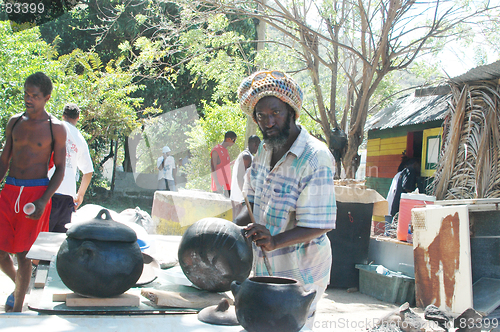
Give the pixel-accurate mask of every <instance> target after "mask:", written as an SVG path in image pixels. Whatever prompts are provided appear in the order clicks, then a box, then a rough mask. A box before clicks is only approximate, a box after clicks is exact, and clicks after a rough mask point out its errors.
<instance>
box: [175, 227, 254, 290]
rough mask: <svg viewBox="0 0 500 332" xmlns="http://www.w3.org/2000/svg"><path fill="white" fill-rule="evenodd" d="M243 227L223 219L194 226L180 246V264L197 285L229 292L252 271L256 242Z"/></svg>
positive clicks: (185, 234) (190, 279) (184, 236)
mask: <svg viewBox="0 0 500 332" xmlns="http://www.w3.org/2000/svg"><path fill="white" fill-rule="evenodd" d="M244 232H245V231H244V229H243V228H242V227H239V226H237V225H236V224H233V223H232V222H230V221H228V220H225V219H221V218H204V219H201V220H199V221H197V222H195V223H194V224H193V225H191V226H190V227H189V228H188V229H187V230H186V232H185V233H184V235H183V236H182V239H181V243H180V245H179V251H178V258H179V265H180V266H181V268H182V271H183V272H184V274H185V275H186V277H187V278H188V279H189V281H191V282H192V283H193V284H194V285H195V286H197V287H199V288H201V289H204V290H208V291H213V292H225V291H228V290H229V289H230V288H231V282H233V281H234V280H238V281H243V280H245V279H246V278H247V277H248V275H249V274H250V270H251V269H252V261H253V252H252V243H251V241H250V240H249V239H247V238H246V237H245V235H244Z"/></svg>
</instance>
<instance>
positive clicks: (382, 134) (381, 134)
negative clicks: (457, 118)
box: [368, 120, 443, 139]
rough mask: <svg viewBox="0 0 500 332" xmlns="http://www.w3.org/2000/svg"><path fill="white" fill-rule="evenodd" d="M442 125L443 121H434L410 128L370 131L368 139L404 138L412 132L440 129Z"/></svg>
mask: <svg viewBox="0 0 500 332" xmlns="http://www.w3.org/2000/svg"><path fill="white" fill-rule="evenodd" d="M442 124H443V120H435V121H429V122H426V123H419V124H416V125H411V126H403V127H394V128H389V129H382V130H378V129H377V130H370V131H368V139H373V138H390V137H398V136H404V135H406V134H407V133H409V132H412V131H422V130H424V129H429V128H436V127H441V125H442Z"/></svg>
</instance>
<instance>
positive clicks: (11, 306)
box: [0, 72, 66, 312]
mask: <svg viewBox="0 0 500 332" xmlns="http://www.w3.org/2000/svg"><path fill="white" fill-rule="evenodd" d="M51 93H52V81H51V80H50V78H49V77H48V76H47V75H45V74H44V73H42V72H37V73H34V74H32V75H30V76H28V78H27V79H26V81H25V82H24V106H25V107H26V111H25V112H24V113H22V114H17V115H14V116H13V117H12V118H10V120H9V122H8V123H7V127H6V129H5V144H4V146H3V150H2V153H1V155H0V180H3V179H4V177H5V175H6V174H7V171H8V172H9V175H8V176H7V178H6V180H5V185H4V188H3V189H2V192H1V193H0V268H1V269H2V271H3V273H5V274H6V275H7V276H8V277H9V278H10V279H12V281H13V282H14V283H15V290H14V293H12V294H11V295H9V297H8V298H7V302H6V303H5V308H6V311H9V310H12V311H15V312H21V311H22V309H23V304H24V298H25V295H26V291H27V290H28V287H29V283H30V279H31V269H32V265H31V260H30V259H28V258H26V254H27V253H28V251H29V249H30V248H31V246H32V245H33V243H34V242H35V240H36V238H37V237H38V234H39V233H40V232H47V231H48V230H49V216H50V209H51V197H52V195H53V194H54V193H55V192H56V190H57V188H58V187H59V185H60V184H61V181H62V179H63V176H64V170H65V163H66V129H65V128H64V126H63V124H62V123H61V122H60V121H59V120H57V119H56V118H54V117H52V115H51V114H49V113H48V112H47V111H46V110H45V105H46V103H47V102H48V101H49V99H50V95H51ZM51 156H53V162H54V165H55V168H56V169H55V172H54V175H53V176H52V178H51V179H50V180H49V179H48V177H47V172H48V171H49V161H50V159H51ZM28 203H32V205H31V206H30V205H29V204H28ZM25 206H26V209H25V208H24V207H25ZM28 207H30V208H28ZM9 253H12V254H16V258H17V266H18V268H17V271H16V268H15V266H14V261H13V260H12V257H11V256H10V254H9Z"/></svg>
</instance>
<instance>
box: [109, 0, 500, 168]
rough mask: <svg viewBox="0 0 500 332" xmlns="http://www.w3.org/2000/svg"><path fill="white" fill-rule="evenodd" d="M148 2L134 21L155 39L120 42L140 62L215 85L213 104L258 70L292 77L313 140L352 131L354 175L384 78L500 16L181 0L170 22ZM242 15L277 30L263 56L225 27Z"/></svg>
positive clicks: (379, 6)
mask: <svg viewBox="0 0 500 332" xmlns="http://www.w3.org/2000/svg"><path fill="white" fill-rule="evenodd" d="M147 3H148V6H149V7H148V10H147V11H146V12H144V13H141V14H138V15H136V19H138V20H139V19H140V20H141V22H143V23H144V24H145V25H144V27H145V30H144V31H149V32H151V31H154V33H152V34H150V35H151V37H150V38H149V37H148V38H147V39H145V38H146V37H144V38H142V37H141V38H138V39H136V41H135V43H134V44H130V43H129V44H123V45H122V50H124V51H125V50H128V51H129V52H130V53H129V55H130V56H131V57H133V59H134V63H136V64H138V65H139V66H143V68H145V69H146V68H152V67H155V68H157V69H162V71H163V73H166V76H169V73H172V74H171V75H170V77H171V79H172V80H175V77H176V75H177V73H178V71H179V70H181V68H184V67H185V68H188V69H189V70H192V71H196V72H197V73H198V76H197V79H202V80H205V82H208V81H212V82H215V83H217V85H216V86H215V89H214V96H215V98H216V100H221V99H217V98H219V97H220V96H223V95H227V96H229V97H230V98H234V91H235V90H236V87H237V85H238V83H239V82H240V81H241V78H242V77H243V76H244V75H246V74H248V73H249V72H250V71H253V70H254V69H255V67H257V68H276V67H280V68H282V69H283V70H285V71H287V72H289V73H293V74H294V76H296V77H297V78H298V80H299V81H300V82H302V84H303V86H304V87H307V88H306V89H304V90H305V91H306V101H305V103H304V106H305V107H304V110H305V112H304V113H306V114H308V115H309V117H310V119H312V121H313V122H314V123H315V124H316V125H317V126H318V127H319V128H320V130H319V131H317V132H316V133H315V132H314V129H312V131H313V134H315V135H316V136H318V137H319V136H320V135H321V136H322V137H323V138H324V140H325V141H326V142H327V143H328V144H329V146H330V148H331V149H333V148H334V145H335V144H332V137H333V136H332V133H333V132H334V130H335V129H340V130H342V131H345V132H347V133H348V138H349V139H348V144H347V147H346V148H344V149H343V150H341V151H339V152H340V155H341V156H342V158H343V159H342V162H343V167H344V169H345V171H346V175H347V176H348V177H353V176H354V174H355V172H356V170H357V168H358V166H359V162H360V160H359V155H358V147H359V146H360V144H361V142H362V140H363V135H364V127H365V122H366V119H367V116H368V110H369V105H370V101H371V100H372V97H373V96H374V94H375V93H376V92H377V90H378V89H379V88H380V87H381V83H382V82H383V81H384V79H386V78H387V77H389V75H390V74H391V73H395V72H398V71H402V70H407V69H411V66H412V65H414V64H416V62H417V61H418V59H419V57H421V56H423V55H428V54H436V53H437V52H438V51H439V50H440V49H441V48H442V46H443V45H444V43H446V42H449V41H450V40H456V39H458V38H461V37H463V36H464V35H467V34H468V33H470V29H469V30H468V29H467V27H470V25H472V24H479V23H481V22H482V21H484V20H491V18H489V17H488V15H489V16H490V17H492V18H494V17H497V16H498V10H499V7H498V6H492V5H491V4H489V2H486V1H485V0H484V1H483V0H472V1H468V2H467V3H464V4H460V5H457V4H456V3H455V1H454V0H430V1H428V2H416V1H414V0H375V1H368V0H358V1H349V0H327V1H321V2H317V1H315V0H303V1H301V2H299V1H296V0H289V1H287V2H282V1H280V0H270V1H267V2H264V1H261V0H242V1H235V0H229V1H220V0H195V1H185V0H177V1H176V2H175V4H174V6H176V7H177V8H178V10H177V12H176V14H175V15H170V14H171V12H168V13H166V12H165V11H164V10H163V9H162V8H163V7H162V6H165V4H166V3H165V2H164V1H159V0H149V1H147ZM168 4H173V3H168ZM122 8H123V7H122ZM119 12H120V11H119ZM222 14H223V15H222ZM235 17H237V18H238V17H239V18H240V19H241V20H244V19H247V18H252V19H254V20H257V21H259V22H263V23H265V24H266V25H267V26H269V27H270V30H269V31H270V32H272V33H269V34H268V36H269V37H268V38H267V39H266V44H267V49H266V50H264V51H263V52H260V53H259V54H258V56H257V58H255V59H253V54H250V53H248V52H245V49H244V46H245V45H248V44H249V43H252V41H249V40H246V39H245V38H243V37H242V36H241V35H239V34H236V33H234V31H231V30H229V29H228V28H227V27H228V26H230V24H231V22H232V20H233V18H235ZM150 21H151V22H152V23H151V24H149V22H150ZM113 22H115V21H114V20H113V19H111V20H109V21H108V23H109V24H108V30H109V29H111V27H112V26H113ZM256 42H259V41H257V40H254V41H253V43H256ZM276 53H277V54H278V56H276ZM172 56H176V57H177V59H178V62H177V63H172V62H170V63H169V65H168V66H165V63H162V61H161V60H162V59H165V58H169V57H172ZM278 58H279V59H278ZM284 59H285V60H284ZM277 64H278V66H276V65H277ZM389 84H390V82H389V81H387V82H386V85H389ZM310 130H311V129H310Z"/></svg>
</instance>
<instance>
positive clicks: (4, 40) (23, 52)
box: [0, 22, 61, 145]
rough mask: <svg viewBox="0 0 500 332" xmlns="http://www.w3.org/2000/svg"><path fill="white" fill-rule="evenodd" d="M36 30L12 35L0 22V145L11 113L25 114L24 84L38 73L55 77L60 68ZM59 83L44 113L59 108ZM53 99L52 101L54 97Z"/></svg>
mask: <svg viewBox="0 0 500 332" xmlns="http://www.w3.org/2000/svg"><path fill="white" fill-rule="evenodd" d="M38 37H39V32H38V28H33V29H27V30H22V31H20V32H16V33H15V32H13V31H12V29H11V25H10V24H9V23H8V22H0V66H1V67H2V70H1V72H0V84H1V88H0V109H1V110H2V112H0V140H1V141H0V142H1V144H2V145H3V143H4V142H5V137H4V136H5V134H4V130H5V127H6V126H7V122H8V121H9V119H10V118H11V116H13V115H14V114H17V113H21V112H24V111H25V108H24V81H25V79H26V78H27V77H28V76H29V75H31V74H33V73H34V72H37V71H43V72H45V73H46V74H47V75H48V76H49V77H51V78H53V79H54V78H56V77H57V76H58V75H59V73H60V65H59V63H58V62H57V61H55V56H56V55H57V54H56V52H55V50H54V48H53V47H52V46H51V45H48V44H47V43H45V42H43V41H41V40H40V39H38ZM58 91H59V84H58V83H57V82H55V84H54V92H53V93H52V99H51V100H49V102H48V104H47V110H48V111H51V112H53V111H54V110H57V109H58V108H60V107H61V103H60V102H59V101H58V100H57V96H58ZM54 97H55V98H54Z"/></svg>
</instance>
